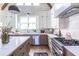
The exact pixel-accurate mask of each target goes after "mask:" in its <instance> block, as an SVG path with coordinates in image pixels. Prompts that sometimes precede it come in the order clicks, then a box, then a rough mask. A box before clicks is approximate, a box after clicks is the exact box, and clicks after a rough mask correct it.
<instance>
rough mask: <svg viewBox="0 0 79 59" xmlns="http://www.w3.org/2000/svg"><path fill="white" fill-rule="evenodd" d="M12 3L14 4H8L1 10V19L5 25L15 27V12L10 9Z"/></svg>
mask: <svg viewBox="0 0 79 59" xmlns="http://www.w3.org/2000/svg"><path fill="white" fill-rule="evenodd" d="M10 5H13V4H8V6H7V7H6V8H5V9H4V10H0V21H1V22H2V24H3V26H6V25H8V24H9V26H12V27H13V28H15V14H13V13H10V12H9V11H8V7H9V6H10Z"/></svg>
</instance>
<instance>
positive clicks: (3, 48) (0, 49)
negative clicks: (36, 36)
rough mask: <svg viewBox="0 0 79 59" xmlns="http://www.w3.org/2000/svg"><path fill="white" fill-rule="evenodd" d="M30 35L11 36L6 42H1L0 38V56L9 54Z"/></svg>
mask: <svg viewBox="0 0 79 59" xmlns="http://www.w3.org/2000/svg"><path fill="white" fill-rule="evenodd" d="M29 38H30V36H19V37H18V36H11V37H10V41H9V43H8V44H2V42H1V39H0V56H7V55H10V54H11V53H12V52H13V51H14V50H15V49H17V48H18V47H19V46H20V45H22V44H23V43H24V42H25V41H27V40H28V39H29Z"/></svg>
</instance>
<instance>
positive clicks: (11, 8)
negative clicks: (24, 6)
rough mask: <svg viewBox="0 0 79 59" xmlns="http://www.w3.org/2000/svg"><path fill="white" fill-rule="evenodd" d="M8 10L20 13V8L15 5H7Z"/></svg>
mask: <svg viewBox="0 0 79 59" xmlns="http://www.w3.org/2000/svg"><path fill="white" fill-rule="evenodd" d="M8 10H9V11H10V12H11V13H14V14H18V13H20V10H19V9H18V7H17V6H15V5H11V6H9V8H8Z"/></svg>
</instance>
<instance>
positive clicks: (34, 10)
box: [18, 3, 52, 15]
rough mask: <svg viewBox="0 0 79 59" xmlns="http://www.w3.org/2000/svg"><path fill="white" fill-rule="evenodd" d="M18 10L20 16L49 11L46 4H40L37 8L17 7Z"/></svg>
mask: <svg viewBox="0 0 79 59" xmlns="http://www.w3.org/2000/svg"><path fill="white" fill-rule="evenodd" d="M51 5H52V4H51ZM18 8H19V10H20V11H21V12H20V14H21V15H25V14H27V13H30V14H35V13H38V12H40V11H48V10H50V6H49V5H48V4H46V3H41V4H40V5H39V6H26V5H18Z"/></svg>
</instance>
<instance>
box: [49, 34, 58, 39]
mask: <svg viewBox="0 0 79 59" xmlns="http://www.w3.org/2000/svg"><path fill="white" fill-rule="evenodd" d="M47 35H48V37H49V38H54V37H57V36H56V35H54V34H47Z"/></svg>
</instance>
